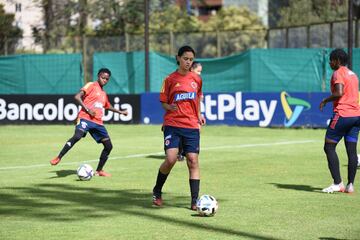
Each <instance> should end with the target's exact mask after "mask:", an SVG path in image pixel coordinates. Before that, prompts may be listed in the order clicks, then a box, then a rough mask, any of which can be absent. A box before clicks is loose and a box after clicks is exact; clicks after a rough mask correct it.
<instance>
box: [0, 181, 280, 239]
mask: <svg viewBox="0 0 360 240" xmlns="http://www.w3.org/2000/svg"><path fill="white" fill-rule="evenodd" d="M88 183H90V184H91V182H88ZM80 185H81V184H80ZM91 186H92V185H89V184H84V185H82V186H79V185H70V184H54V183H47V184H37V185H33V186H30V187H3V188H0V203H1V206H2V209H1V212H0V216H2V217H7V216H8V217H22V218H29V219H34V218H38V219H41V220H46V221H53V222H62V223H66V222H67V223H71V222H75V221H83V220H84V219H86V218H97V219H100V218H108V217H118V216H119V214H123V215H125V216H126V215H130V216H136V217H140V218H142V219H147V220H149V221H152V222H153V221H157V222H158V223H159V225H160V226H161V225H163V224H170V225H173V226H176V227H178V226H182V227H185V228H188V229H194V230H196V231H203V232H204V233H208V232H209V231H213V232H217V233H219V234H222V235H224V236H233V237H238V238H250V239H260V240H272V239H275V238H273V237H270V236H264V235H260V234H257V233H251V232H245V231H241V230H239V229H234V228H231V227H228V226H226V225H218V226H214V225H212V224H210V223H209V224H206V223H204V222H199V223H197V222H194V221H192V220H190V219H189V221H187V220H184V219H182V218H178V217H177V216H168V215H165V214H162V213H163V211H162V209H166V211H169V210H171V208H174V207H176V208H179V207H181V208H182V207H184V205H182V204H185V203H188V197H185V196H177V195H171V194H164V196H165V197H166V199H167V200H166V203H165V205H164V207H163V208H157V209H154V210H152V209H151V208H154V207H152V204H151V200H152V199H151V192H149V191H147V190H142V189H119V190H112V189H104V187H102V186H101V187H91ZM24 196H32V197H24ZM185 199H186V200H185ZM159 211H160V212H159ZM184 213H187V214H189V216H191V214H194V212H193V211H190V210H188V212H187V211H186V212H184ZM276 239H278V238H276Z"/></svg>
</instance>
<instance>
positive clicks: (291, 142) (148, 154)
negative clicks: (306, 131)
mask: <svg viewBox="0 0 360 240" xmlns="http://www.w3.org/2000/svg"><path fill="white" fill-rule="evenodd" d="M313 142H316V141H315V140H303V141H286V142H273V143H257V144H240V145H224V146H214V147H204V148H202V149H201V150H202V151H203V150H217V149H227V148H251V147H266V146H276V145H291V144H302V143H313ZM163 154H164V152H154V153H144V154H132V155H127V156H118V157H110V158H109V160H110V159H112V160H116V159H127V158H141V157H148V156H154V155H163ZM97 161H99V159H92V160H86V161H82V162H65V163H63V162H62V163H61V165H75V164H76V165H77V164H79V163H83V162H88V163H89V162H97ZM49 166H50V165H49V163H47V164H35V165H28V166H13V167H0V171H1V170H12V169H28V168H40V167H49Z"/></svg>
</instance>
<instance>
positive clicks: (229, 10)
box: [202, 6, 266, 55]
mask: <svg viewBox="0 0 360 240" xmlns="http://www.w3.org/2000/svg"><path fill="white" fill-rule="evenodd" d="M202 29H203V30H206V31H214V32H216V31H217V32H218V34H220V37H218V41H221V49H220V50H221V53H222V54H221V55H231V54H233V53H236V52H239V51H243V50H246V49H249V48H258V47H264V45H265V35H266V28H265V26H264V25H263V24H262V22H261V19H260V17H259V16H257V15H256V14H255V13H253V12H251V11H250V10H249V9H248V8H246V7H235V6H231V7H226V8H222V9H221V10H220V11H219V12H218V13H217V14H216V15H214V16H212V17H210V18H209V21H208V22H206V23H203V27H202ZM204 45H205V43H204ZM205 51H207V52H210V53H211V54H213V55H215V54H216V52H215V51H216V48H215V46H214V45H206V46H205Z"/></svg>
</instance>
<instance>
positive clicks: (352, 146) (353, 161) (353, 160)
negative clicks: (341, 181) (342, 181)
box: [345, 141, 358, 184]
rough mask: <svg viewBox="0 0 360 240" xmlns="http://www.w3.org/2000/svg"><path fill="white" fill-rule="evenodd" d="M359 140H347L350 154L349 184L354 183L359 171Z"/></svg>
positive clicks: (347, 148)
mask: <svg viewBox="0 0 360 240" xmlns="http://www.w3.org/2000/svg"><path fill="white" fill-rule="evenodd" d="M356 145H357V142H347V141H345V147H346V153H347V156H348V184H349V183H354V180H355V175H356V171H357V162H358V157H357V151H356Z"/></svg>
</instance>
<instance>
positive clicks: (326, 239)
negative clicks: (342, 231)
mask: <svg viewBox="0 0 360 240" xmlns="http://www.w3.org/2000/svg"><path fill="white" fill-rule="evenodd" d="M319 239H320V240H347V239H346V238H334V237H319Z"/></svg>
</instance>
